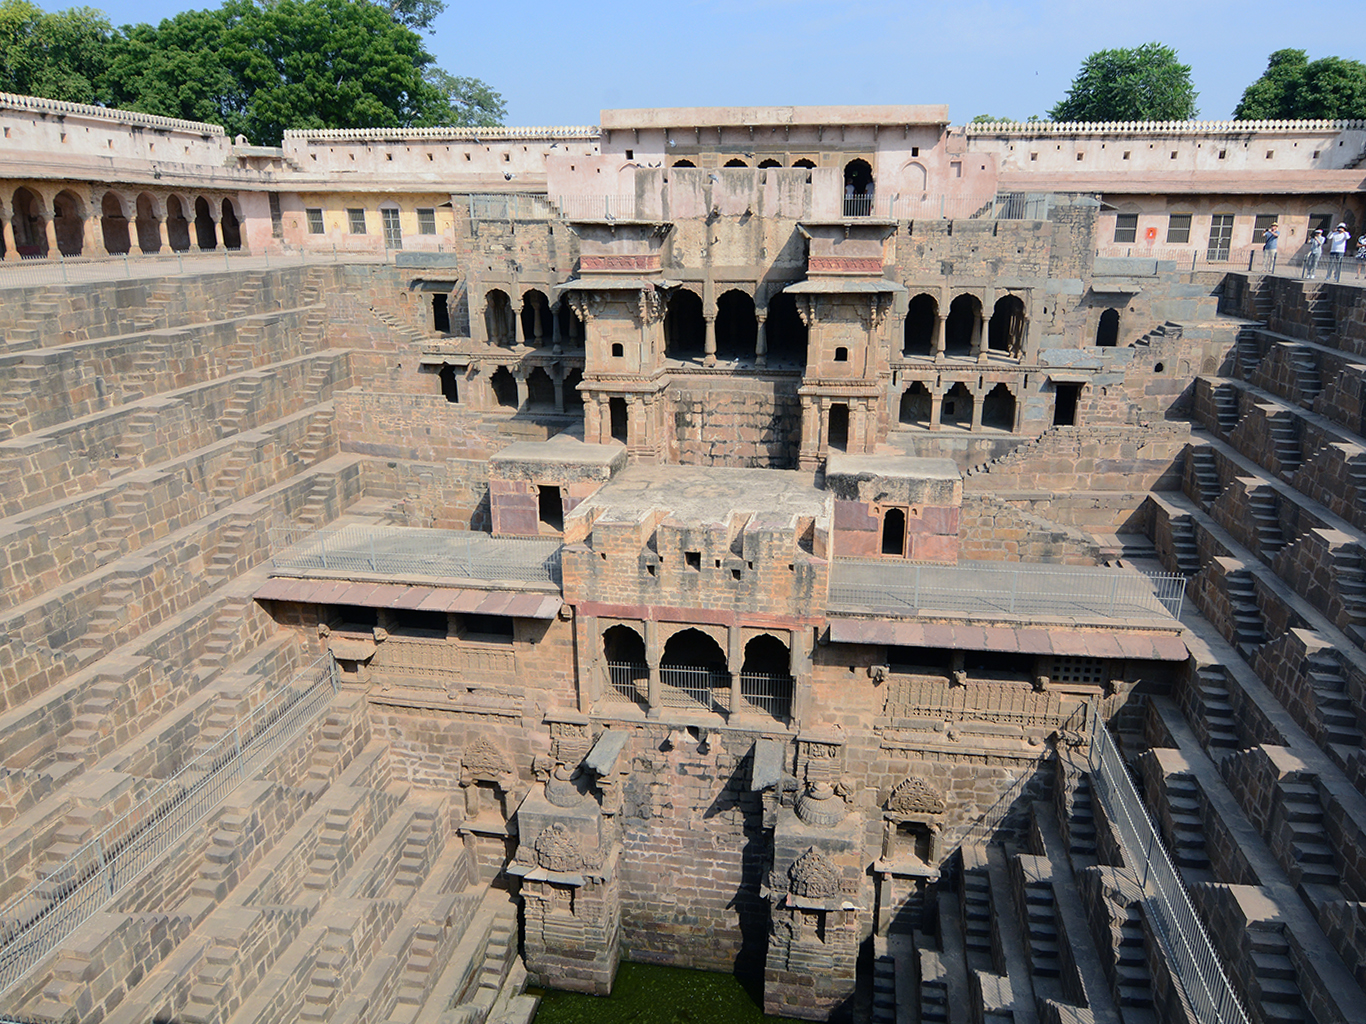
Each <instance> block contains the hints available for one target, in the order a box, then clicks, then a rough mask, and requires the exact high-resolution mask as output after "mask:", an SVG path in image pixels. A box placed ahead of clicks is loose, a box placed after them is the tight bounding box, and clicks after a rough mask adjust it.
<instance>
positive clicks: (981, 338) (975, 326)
mask: <svg viewBox="0 0 1366 1024" xmlns="http://www.w3.org/2000/svg"><path fill="white" fill-rule="evenodd" d="M972 354H973V355H974V356H976V357H977V361H978V362H979V363H984V362H986V361H987V318H986V314H985V313H979V314H977V319H976V320H974V321H973V322H972Z"/></svg>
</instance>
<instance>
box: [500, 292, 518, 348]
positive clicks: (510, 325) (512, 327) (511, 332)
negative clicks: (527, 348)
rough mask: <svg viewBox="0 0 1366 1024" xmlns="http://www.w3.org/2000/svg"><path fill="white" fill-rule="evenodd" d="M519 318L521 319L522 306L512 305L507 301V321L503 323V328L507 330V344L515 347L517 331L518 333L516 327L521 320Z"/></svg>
mask: <svg viewBox="0 0 1366 1024" xmlns="http://www.w3.org/2000/svg"><path fill="white" fill-rule="evenodd" d="M521 319H522V307H521V306H514V305H513V304H512V303H511V302H509V303H508V315H507V323H506V324H505V325H504V330H506V331H507V339H508V344H509V345H512V346H514V347H515V346H516V345H517V343H518V339H517V335H518V333H520V332H519V331H518V327H519V326H520V321H521Z"/></svg>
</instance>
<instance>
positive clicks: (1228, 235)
mask: <svg viewBox="0 0 1366 1024" xmlns="http://www.w3.org/2000/svg"><path fill="white" fill-rule="evenodd" d="M1232 244H1233V214H1231V213H1216V214H1215V215H1214V216H1213V217H1211V218H1210V219H1209V252H1208V253H1207V254H1206V255H1207V256H1208V258H1209V259H1212V260H1226V259H1228V250H1229V246H1230V245H1232Z"/></svg>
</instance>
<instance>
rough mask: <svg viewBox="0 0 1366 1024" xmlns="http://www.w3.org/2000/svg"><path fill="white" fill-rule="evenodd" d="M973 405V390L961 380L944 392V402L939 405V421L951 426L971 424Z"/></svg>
mask: <svg viewBox="0 0 1366 1024" xmlns="http://www.w3.org/2000/svg"><path fill="white" fill-rule="evenodd" d="M972 405H973V398H972V392H971V391H969V390H968V386H967V385H966V384H964V383H963V382H962V381H961V380H960V381H959V382H958V383H957V384H955V385H954V386H953V387H951V388H949V390H948V391H946V392H945V393H944V400H943V404H942V405H940V407H939V422H940V423H942V424H943V425H945V426H950V427H967V426H971V424H972Z"/></svg>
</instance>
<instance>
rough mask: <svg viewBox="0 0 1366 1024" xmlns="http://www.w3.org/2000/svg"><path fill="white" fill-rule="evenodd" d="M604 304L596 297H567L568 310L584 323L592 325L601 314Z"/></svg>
mask: <svg viewBox="0 0 1366 1024" xmlns="http://www.w3.org/2000/svg"><path fill="white" fill-rule="evenodd" d="M604 305H605V303H604V302H603V300H602V299H601V298H600V297H598V296H596V295H592V296H589V295H584V294H582V293H578V294H574V295H571V296H570V297H569V308H570V309H572V310H573V311H574V315H575V316H577V317H578V318H579V319H580V320H582V321H583V322H584V323H586V324H587V323H592V322H593V321H594V320H596V319H597V318H598V316H599V314H601V313H602V310H603V306H604Z"/></svg>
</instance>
